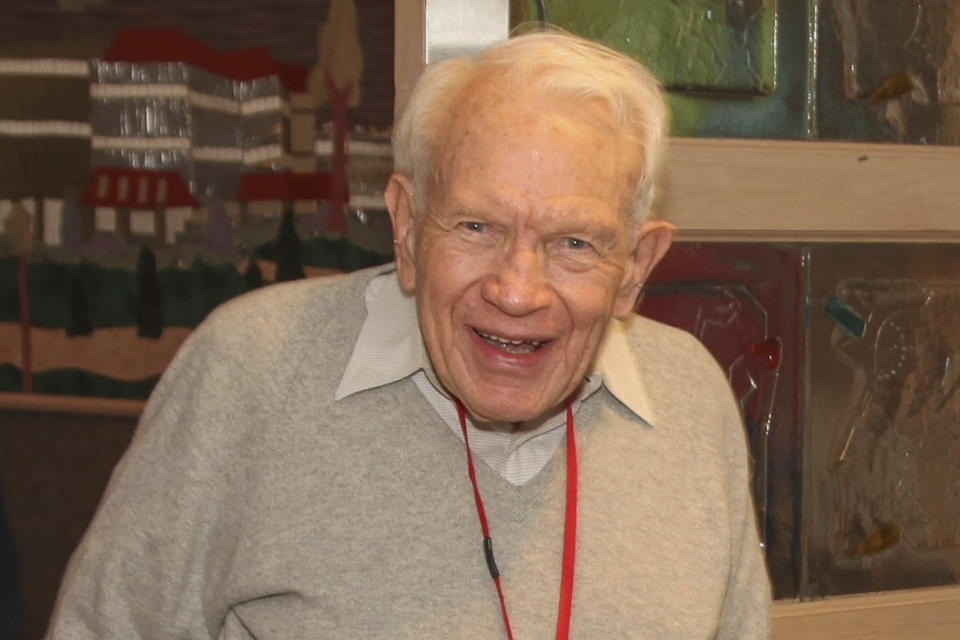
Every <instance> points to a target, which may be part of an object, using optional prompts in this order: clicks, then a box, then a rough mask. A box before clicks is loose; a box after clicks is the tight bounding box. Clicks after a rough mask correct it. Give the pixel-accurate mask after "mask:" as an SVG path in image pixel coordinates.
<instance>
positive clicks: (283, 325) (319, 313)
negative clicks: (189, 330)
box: [197, 269, 377, 346]
mask: <svg viewBox="0 0 960 640" xmlns="http://www.w3.org/2000/svg"><path fill="white" fill-rule="evenodd" d="M376 273H377V271H376V269H364V270H362V271H356V272H353V273H348V274H341V275H333V276H323V277H317V278H308V279H304V280H297V281H293V282H284V283H278V284H272V285H268V286H266V287H263V288H261V289H257V290H256V291H252V292H250V293H247V294H244V295H242V296H238V297H236V298H233V299H232V300H229V301H227V302H225V303H224V304H222V305H220V306H219V307H217V308H216V309H215V310H214V311H213V312H212V313H211V314H210V315H209V316H208V317H207V319H206V320H204V322H203V323H202V325H201V326H200V327H198V329H197V330H198V332H203V333H207V334H215V335H217V336H218V337H219V338H220V339H221V340H227V341H231V342H233V341H236V342H241V343H245V344H248V345H249V344H250V343H249V342H247V341H248V340H252V341H254V344H257V345H258V346H266V345H267V344H268V343H270V342H273V341H276V340H291V339H293V340H296V339H298V338H310V339H314V338H316V337H317V335H318V334H319V333H321V332H323V331H324V329H325V327H327V325H329V324H330V323H331V322H332V321H336V320H342V321H343V322H344V323H348V324H350V325H352V324H355V323H357V322H359V321H361V320H362V318H363V316H364V314H365V312H366V308H365V303H364V290H365V288H366V285H367V283H368V282H369V280H370V278H372V277H373V276H374V275H375V274H376Z"/></svg>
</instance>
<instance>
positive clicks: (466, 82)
mask: <svg viewBox="0 0 960 640" xmlns="http://www.w3.org/2000/svg"><path fill="white" fill-rule="evenodd" d="M665 120H666V115H665V108H664V104H663V100H662V98H661V95H660V92H659V90H658V88H657V85H656V83H655V82H654V80H653V79H652V78H651V77H650V75H649V74H648V73H647V71H646V70H645V69H644V68H643V67H642V66H640V65H639V64H637V63H636V62H634V61H632V60H630V59H628V58H625V57H623V56H621V55H619V54H617V53H615V52H613V51H610V50H608V49H606V48H604V47H601V46H597V45H595V44H592V43H589V42H586V41H583V40H580V39H578V38H575V37H572V36H567V35H561V34H533V35H527V36H522V37H519V38H516V39H513V40H511V41H508V42H506V43H501V44H499V45H497V46H495V47H493V48H491V49H489V50H488V51H486V52H484V53H482V54H480V55H479V57H477V58H476V59H475V60H473V61H462V60H461V61H450V62H445V63H442V64H440V65H438V66H436V67H434V68H432V69H430V70H428V71H427V72H426V73H425V75H424V76H423V78H422V79H421V81H420V82H419V84H418V85H417V88H416V90H415V91H414V94H413V96H412V98H411V100H410V103H409V105H408V106H407V109H406V111H405V113H404V115H403V117H402V119H401V121H400V122H399V123H398V124H397V127H396V132H395V140H394V142H395V154H396V170H397V173H396V174H395V175H394V176H393V177H392V178H391V179H390V183H389V185H388V187H387V191H386V196H387V204H388V207H389V209H390V213H391V216H392V218H393V222H394V231H395V242H396V265H395V266H389V267H384V268H380V269H376V270H370V271H366V272H359V273H355V274H352V275H349V276H345V277H337V278H328V279H318V280H311V281H306V282H301V283H297V284H293V285H284V286H276V287H270V288H268V289H267V290H265V291H263V292H261V293H258V294H255V295H253V296H250V297H247V298H244V299H241V300H237V301H234V302H231V303H229V304H227V305H225V306H224V307H222V308H221V309H220V310H218V311H217V312H216V313H215V314H214V315H213V317H212V318H211V319H210V320H209V321H208V322H206V323H205V324H204V325H203V326H201V327H200V328H199V329H198V330H197V331H196V332H195V333H194V335H193V336H192V337H191V339H190V340H189V342H188V343H187V344H186V345H185V347H184V348H183V350H182V351H181V353H180V355H179V356H178V357H177V358H176V360H175V362H174V363H173V364H172V365H171V366H170V368H169V370H168V371H167V373H166V375H165V376H164V378H163V380H162V381H161V383H160V384H159V385H158V387H157V389H156V391H155V393H154V395H153V397H152V399H151V401H150V403H149V405H148V407H147V409H146V411H145V413H144V416H143V421H142V423H141V425H140V427H139V429H138V432H137V435H136V437H135V440H134V442H133V444H132V446H131V449H130V451H129V452H128V453H127V454H126V456H125V457H124V459H123V460H122V461H121V463H120V464H119V466H118V468H117V471H116V472H115V474H114V477H113V479H112V481H111V484H110V486H109V488H108V490H107V492H106V495H105V497H104V501H103V504H102V505H101V508H100V511H99V513H98V515H97V518H96V520H95V522H94V523H93V525H92V526H91V528H90V531H89V532H88V534H87V536H86V538H85V540H84V542H83V543H82V545H81V547H80V548H79V549H78V551H77V552H76V554H75V556H74V558H73V560H72V562H71V566H70V568H69V571H68V575H67V577H66V579H65V584H64V587H63V590H62V593H61V596H60V599H59V602H58V606H57V611H56V613H55V616H54V620H53V622H52V625H51V630H50V637H51V638H93V637H98V638H114V637H115V638H134V637H144V638H156V637H171V638H173V637H176V638H222V639H227V638H229V639H233V638H258V639H260V640H265V639H267V638H338V639H339V638H476V639H478V640H479V639H484V640H487V639H490V638H513V637H516V638H521V639H529V638H547V637H552V636H554V635H555V636H556V637H561V638H566V637H568V636H573V637H576V638H590V639H599V638H657V639H664V638H678V639H679V638H683V639H689V638H738V639H742V638H763V637H766V634H767V627H768V600H769V591H768V585H767V578H766V574H765V570H764V565H763V559H762V556H761V552H760V546H759V544H758V540H757V532H756V525H755V520H754V514H753V507H752V504H751V500H750V496H749V492H748V488H747V473H748V472H747V454H746V451H745V446H744V437H743V431H742V426H741V423H740V418H739V414H738V411H737V408H736V406H735V404H734V401H733V400H732V397H731V394H730V392H729V390H728V388H727V385H726V381H725V378H724V376H723V374H722V373H721V372H720V371H719V369H718V368H717V366H716V365H715V364H714V363H713V362H712V360H711V359H710V358H709V356H708V355H706V353H705V352H704V350H703V349H702V348H701V347H700V346H699V345H698V344H697V343H696V341H695V340H694V339H693V338H691V337H690V336H688V335H686V334H683V333H681V332H678V331H676V330H673V329H669V328H667V327H664V326H661V325H658V324H656V323H652V322H650V321H645V320H642V319H640V318H638V317H635V316H634V315H633V314H632V310H633V308H634V305H635V303H636V300H637V296H638V292H639V290H640V287H641V285H642V284H643V282H644V279H645V278H646V277H647V275H648V274H649V272H650V270H651V269H652V268H653V266H654V265H655V264H656V263H657V261H658V260H659V259H660V258H661V256H662V255H663V254H664V252H665V251H666V250H667V247H668V246H669V244H670V237H671V228H670V226H669V225H667V224H665V223H663V222H657V221H651V220H648V219H647V218H646V214H647V209H648V206H649V203H650V200H651V193H652V188H653V185H652V179H653V175H654V173H655V170H656V164H657V160H658V157H659V151H660V147H661V140H662V138H663V136H664V126H665Z"/></svg>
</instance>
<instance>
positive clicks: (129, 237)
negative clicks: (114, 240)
mask: <svg viewBox="0 0 960 640" xmlns="http://www.w3.org/2000/svg"><path fill="white" fill-rule="evenodd" d="M81 202H82V204H83V206H84V211H83V218H82V219H83V234H84V240H85V241H89V240H90V239H92V238H94V237H95V236H98V235H99V236H116V237H119V238H120V239H122V240H123V241H126V242H129V243H132V244H139V245H144V246H151V247H162V246H170V245H174V244H176V241H177V236H178V235H179V234H180V233H181V232H182V231H183V230H184V228H185V226H186V224H187V222H188V221H189V220H190V219H191V218H192V217H193V215H194V213H195V211H196V209H197V207H198V206H199V203H198V202H197V199H196V198H195V197H194V196H193V194H191V193H190V189H189V188H188V187H187V184H186V182H185V181H184V180H183V178H182V177H181V176H180V174H179V173H177V172H176V171H154V170H146V169H127V168H123V167H97V168H96V169H94V171H93V176H92V177H91V179H90V183H89V184H88V185H87V188H86V190H85V191H84V193H83V197H82V199H81Z"/></svg>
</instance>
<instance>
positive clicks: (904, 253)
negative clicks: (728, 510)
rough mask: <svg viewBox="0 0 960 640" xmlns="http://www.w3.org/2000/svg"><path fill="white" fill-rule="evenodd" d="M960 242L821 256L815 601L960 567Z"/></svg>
mask: <svg viewBox="0 0 960 640" xmlns="http://www.w3.org/2000/svg"><path fill="white" fill-rule="evenodd" d="M956 274H960V247H958V246H955V245H933V246H929V245H926V246H925V245H904V244H900V245H877V246H872V245H871V246H863V245H855V246H853V245H824V246H819V247H815V248H813V249H812V251H811V286H812V289H811V296H810V300H811V314H810V332H811V333H810V387H809V390H810V396H809V397H810V403H809V421H808V423H807V433H806V447H805V457H806V458H807V462H806V464H807V476H806V478H805V481H804V490H805V496H806V498H805V502H806V504H805V511H804V536H805V538H806V549H807V554H806V557H805V559H804V560H805V565H806V567H805V573H806V575H807V584H806V585H805V589H804V591H805V593H804V594H803V595H805V596H823V595H832V594H840V593H851V592H861V591H876V590H885V589H902V588H910V587H920V586H930V585H937V584H946V583H953V582H956V581H957V577H958V571H960V507H958V505H960V393H957V391H958V389H960V362H958V358H960V277H958V276H957V275H956Z"/></svg>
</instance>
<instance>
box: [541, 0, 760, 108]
mask: <svg viewBox="0 0 960 640" xmlns="http://www.w3.org/2000/svg"><path fill="white" fill-rule="evenodd" d="M546 5H547V8H548V12H549V18H550V22H552V23H553V24H556V25H558V26H561V27H563V28H565V29H569V30H570V31H574V32H575V33H579V34H581V35H583V36H586V37H588V38H591V39H595V40H600V41H601V42H605V43H607V44H610V45H611V46H614V47H616V48H617V49H620V50H621V51H625V52H626V53H629V54H630V55H632V56H634V57H636V58H637V59H639V60H642V61H644V62H646V63H647V64H649V65H650V66H651V67H652V69H653V71H654V73H655V74H656V75H657V77H658V78H660V80H661V81H662V82H663V83H664V84H665V85H667V86H668V87H669V88H671V89H677V90H685V91H686V90H694V91H712V92H720V93H729V94H739V95H757V94H767V93H770V92H771V91H773V88H774V85H775V83H776V77H775V73H776V65H775V63H774V54H775V50H776V46H775V45H776V38H775V35H774V29H775V16H776V2H775V0H741V1H740V2H729V1H728V0H685V1H684V2H677V1H676V0H635V1H634V2H620V1H619V0H595V1H594V2H589V3H587V2H582V1H581V0H547V3H546ZM534 6H535V5H534V3H531V2H528V3H527V6H526V9H527V13H526V14H525V15H524V16H523V17H524V18H526V19H528V20H529V19H532V18H534V17H535V16H536V10H535V9H534V8H533V7H534Z"/></svg>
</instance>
